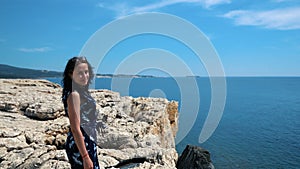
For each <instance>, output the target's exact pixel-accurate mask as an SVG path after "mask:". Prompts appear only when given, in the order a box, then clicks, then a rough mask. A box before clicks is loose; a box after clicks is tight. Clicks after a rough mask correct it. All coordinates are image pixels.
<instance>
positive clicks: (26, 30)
mask: <svg viewBox="0 0 300 169" xmlns="http://www.w3.org/2000/svg"><path fill="white" fill-rule="evenodd" d="M147 12H155V13H162V14H168V15H172V16H176V17H178V18H180V19H183V20H185V21H186V22H188V23H191V24H192V25H194V26H195V27H196V28H197V29H199V30H200V31H201V32H202V33H203V34H204V35H205V36H206V37H207V39H208V40H209V42H210V43H211V45H212V46H213V47H214V49H215V51H216V53H217V54H218V58H219V60H220V62H221V65H222V68H223V70H224V74H225V75H226V76H300V1H299V0H151V1H140V0H130V1H122V0H109V1H108V0H106V1H105V0H73V1H71V0H51V1H50V0H47V1H40V0H26V1H24V0H0V20H1V27H0V51H1V53H0V57H1V61H0V64H8V65H11V66H17V67H23V68H32V69H42V70H54V71H63V70H64V67H65V64H66V62H67V60H68V59H69V58H71V57H73V56H77V55H79V54H80V52H81V50H82V49H83V46H84V45H85V44H86V43H87V41H88V40H89V39H90V38H91V37H92V36H93V35H94V34H95V33H96V32H97V31H98V30H102V28H104V27H105V26H107V25H108V24H110V23H112V22H114V21H116V20H122V19H124V18H126V17H128V16H134V15H138V14H143V13H147ZM155 24H157V23H153V26H155ZM129 28H130V27H128V28H124V27H120V28H118V29H117V31H120V32H122V30H125V29H129ZM176 29H182V31H184V27H183V28H181V27H178V28H174V30H176ZM170 31H171V30H170ZM107 36H108V37H109V36H114V35H113V34H112V35H110V34H108V35H107ZM98 47H99V48H101V47H102V45H101V44H99V46H98ZM147 49H152V50H154V49H161V50H163V51H166V52H169V53H171V54H174V55H176V56H177V57H178V58H180V59H181V60H182V62H184V63H185V64H186V65H187V67H189V68H190V69H191V71H192V72H193V74H194V75H203V74H205V71H206V68H205V66H203V63H201V60H199V59H198V58H197V55H195V54H194V53H193V52H192V50H191V49H189V46H186V45H184V44H182V43H181V42H178V41H176V40H174V39H172V38H170V37H167V36H160V35H155V34H152V35H150V34H145V35H141V36H135V37H128V38H127V39H125V40H124V41H122V42H120V43H118V44H116V45H115V46H114V47H113V48H112V49H111V50H110V51H109V53H107V55H105V57H104V59H103V61H102V62H101V65H100V66H99V67H98V69H97V70H94V71H96V72H98V73H108V74H111V73H115V72H116V68H117V67H118V65H120V64H121V63H123V62H122V61H124V60H126V59H128V57H129V56H132V55H133V54H135V53H137V52H140V51H142V50H147ZM162 53H164V52H162ZM149 57H151V56H149ZM161 57H163V56H161ZM141 62H142V61H141ZM141 64H142V63H141ZM154 67H155V66H154ZM141 71H142V70H141ZM143 71H144V73H145V74H147V73H148V74H151V72H152V73H153V74H158V75H159V74H161V75H163V74H164V73H166V72H163V71H160V70H155V69H153V70H152V71H148V72H147V70H143ZM155 71H156V72H155Z"/></svg>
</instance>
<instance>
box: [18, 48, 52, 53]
mask: <svg viewBox="0 0 300 169" xmlns="http://www.w3.org/2000/svg"><path fill="white" fill-rule="evenodd" d="M51 50H52V48H50V47H41V48H19V49H18V51H21V52H48V51H51Z"/></svg>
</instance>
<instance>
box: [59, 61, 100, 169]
mask: <svg viewBox="0 0 300 169" xmlns="http://www.w3.org/2000/svg"><path fill="white" fill-rule="evenodd" d="M93 77H94V73H93V70H92V67H91V65H90V64H89V62H88V61H87V60H86V58H84V57H73V58H71V59H70V60H69V61H68V63H67V65H66V68H65V71H64V74H63V80H62V83H63V92H62V101H63V103H64V108H65V112H66V115H67V116H68V117H69V121H70V131H69V133H68V137H67V140H66V152H67V155H68V159H69V162H70V164H71V167H72V169H80V168H84V169H100V166H99V163H98V157H97V145H96V140H97V139H96V119H97V111H96V103H95V100H94V99H93V98H92V97H91V95H90V93H89V91H88V88H89V84H90V83H91V81H92V79H93Z"/></svg>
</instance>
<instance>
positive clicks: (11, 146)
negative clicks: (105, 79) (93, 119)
mask: <svg viewBox="0 0 300 169" xmlns="http://www.w3.org/2000/svg"><path fill="white" fill-rule="evenodd" d="M61 90H62V89H61V87H60V86H59V85H58V84H54V83H51V82H49V81H46V80H29V79H15V80H10V79H0V168H22V169H23V168H45V169H49V168H70V165H69V163H68V160H67V157H66V153H65V150H64V146H63V145H64V142H65V140H66V134H67V132H68V128H69V121H68V118H67V117H65V115H64V114H65V113H64V109H63V104H62V102H61ZM91 93H92V96H93V97H94V98H95V100H96V102H97V109H98V110H99V116H98V118H97V120H98V121H99V122H104V123H105V124H106V126H107V127H106V128H105V129H102V130H99V137H98V140H97V144H98V146H99V147H98V157H99V162H100V165H101V167H102V168H126V167H127V168H128V167H131V168H136V169H137V168H141V169H147V168H176V161H177V159H178V154H177V152H176V150H175V142H174V137H175V135H176V132H177V127H178V124H177V123H178V109H177V108H178V103H177V102H174V101H168V100H166V99H162V98H143V97H140V98H132V97H129V96H126V97H121V96H120V95H119V93H116V92H113V91H109V90H92V91H91Z"/></svg>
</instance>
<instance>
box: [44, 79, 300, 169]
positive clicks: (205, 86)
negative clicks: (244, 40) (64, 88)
mask: <svg viewBox="0 0 300 169" xmlns="http://www.w3.org/2000/svg"><path fill="white" fill-rule="evenodd" d="M182 78H183V79H181V80H178V79H176V78H172V77H142V78H129V77H127V78H123V79H122V80H125V81H126V82H124V81H122V80H121V81H122V82H120V83H119V84H118V80H115V79H114V78H97V79H96V80H95V82H94V84H93V86H94V88H95V89H109V90H116V91H118V90H120V91H118V92H120V93H121V95H130V96H132V97H165V98H167V99H168V100H174V101H177V102H178V103H179V110H181V107H180V106H181V103H183V100H182V99H185V102H187V101H188V102H190V103H193V104H195V101H194V100H195V98H193V97H194V95H193V94H192V93H197V92H198V93H199V95H198V96H199V102H196V104H199V108H198V110H197V111H198V112H196V114H197V116H196V117H195V119H196V120H195V121H194V122H193V124H192V127H191V129H190V130H189V131H188V132H187V134H186V136H185V137H184V138H183V139H181V140H180V142H178V143H176V150H177V152H178V153H179V154H181V153H182V151H183V150H184V148H185V147H186V145H188V144H190V145H196V146H200V147H202V148H204V149H206V150H208V151H209V152H210V155H211V160H212V163H213V164H214V166H215V168H216V169H299V168H300V77H226V102H225V107H224V110H223V112H222V113H223V114H222V118H221V120H220V121H219V122H218V125H217V128H216V129H215V131H214V132H213V134H212V135H211V136H210V137H209V138H208V139H207V140H206V141H205V142H203V143H200V142H199V135H200V132H201V129H202V127H203V125H204V122H205V119H206V118H207V115H208V112H209V108H210V106H211V104H212V103H211V98H212V94H211V91H212V90H211V88H212V85H211V81H210V78H209V77H193V78H194V79H195V81H196V86H197V88H196V90H195V88H194V87H191V90H193V91H188V92H190V93H191V97H190V98H189V97H188V98H187V97H182V95H184V93H182V92H186V91H182V90H183V89H182V85H185V84H184V83H182V82H184V81H185V79H184V78H192V77H182ZM48 80H50V81H52V82H55V83H59V84H60V82H61V79H60V78H49V79H48ZM179 81H180V82H181V83H178V82H179ZM187 81H188V80H187ZM118 85H120V86H122V85H125V88H126V90H123V89H118ZM116 86H117V87H116ZM121 88H122V87H121ZM197 89H198V91H197ZM196 100H197V99H196ZM193 110H194V109H193ZM189 111H191V110H189V109H188V108H185V109H184V112H179V116H184V115H185V114H188V113H189ZM179 119H180V118H179ZM185 123H191V122H189V121H179V124H185ZM180 126H181V125H179V128H180ZM179 130H180V129H179Z"/></svg>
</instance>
